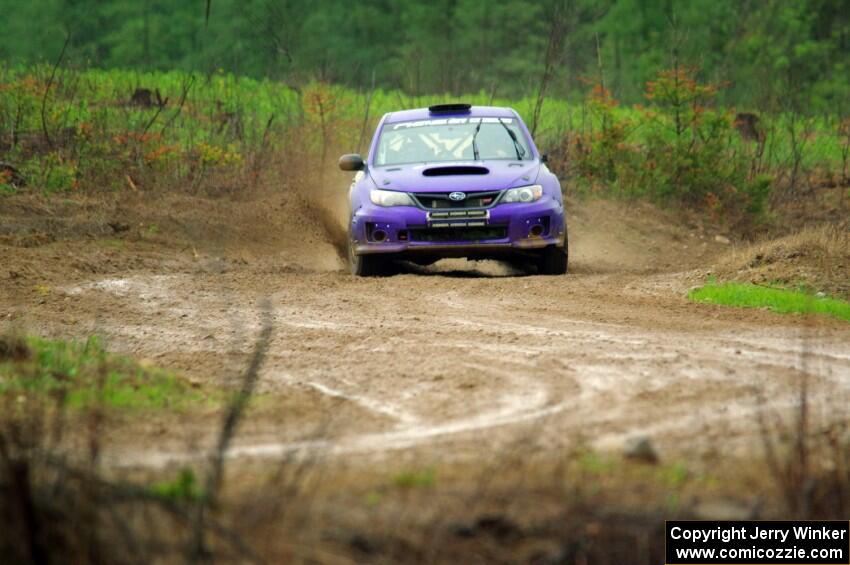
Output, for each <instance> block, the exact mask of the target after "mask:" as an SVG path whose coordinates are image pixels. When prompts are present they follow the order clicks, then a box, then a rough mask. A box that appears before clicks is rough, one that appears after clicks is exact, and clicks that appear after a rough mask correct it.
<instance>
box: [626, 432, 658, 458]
mask: <svg viewBox="0 0 850 565" xmlns="http://www.w3.org/2000/svg"><path fill="white" fill-rule="evenodd" d="M623 455H624V456H625V457H626V458H627V459H634V460H636V461H642V462H644V463H653V464H654V463H658V453H657V452H656V451H655V447H654V446H653V445H652V440H650V439H649V438H648V437H646V436H636V437H630V438H629V439H627V440H626V443H625V445H624V446H623Z"/></svg>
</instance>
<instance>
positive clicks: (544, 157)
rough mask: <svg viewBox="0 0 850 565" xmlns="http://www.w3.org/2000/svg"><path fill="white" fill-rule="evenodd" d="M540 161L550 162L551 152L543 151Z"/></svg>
mask: <svg viewBox="0 0 850 565" xmlns="http://www.w3.org/2000/svg"><path fill="white" fill-rule="evenodd" d="M540 162H541V163H548V162H549V154H548V153H542V154H541V155H540Z"/></svg>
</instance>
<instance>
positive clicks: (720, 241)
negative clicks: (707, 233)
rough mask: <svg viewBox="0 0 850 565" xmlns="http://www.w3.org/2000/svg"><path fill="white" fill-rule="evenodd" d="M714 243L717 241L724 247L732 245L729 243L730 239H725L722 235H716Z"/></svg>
mask: <svg viewBox="0 0 850 565" xmlns="http://www.w3.org/2000/svg"><path fill="white" fill-rule="evenodd" d="M714 241H716V242H717V243H722V244H723V245H729V244H730V243H732V242H731V241H729V238H728V237H724V236H722V235H715V236H714Z"/></svg>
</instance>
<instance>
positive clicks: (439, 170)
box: [422, 165, 490, 177]
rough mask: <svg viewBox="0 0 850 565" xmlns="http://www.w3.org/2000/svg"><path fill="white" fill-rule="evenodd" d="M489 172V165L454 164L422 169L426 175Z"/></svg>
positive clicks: (441, 175)
mask: <svg viewBox="0 0 850 565" xmlns="http://www.w3.org/2000/svg"><path fill="white" fill-rule="evenodd" d="M489 172H490V169H488V168H487V167H473V166H470V165H454V166H450V167H431V168H430V169H425V170H424V171H422V174H423V175H424V176H426V177H448V176H453V175H486V174H487V173H489Z"/></svg>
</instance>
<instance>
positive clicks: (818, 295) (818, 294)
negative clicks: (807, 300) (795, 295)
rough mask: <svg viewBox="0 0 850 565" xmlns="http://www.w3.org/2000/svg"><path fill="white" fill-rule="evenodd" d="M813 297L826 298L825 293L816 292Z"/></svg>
mask: <svg viewBox="0 0 850 565" xmlns="http://www.w3.org/2000/svg"><path fill="white" fill-rule="evenodd" d="M815 296H817V297H818V298H826V293H825V292H816V293H815Z"/></svg>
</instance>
